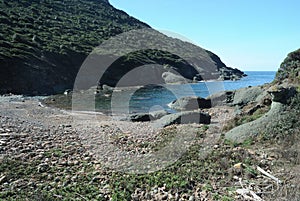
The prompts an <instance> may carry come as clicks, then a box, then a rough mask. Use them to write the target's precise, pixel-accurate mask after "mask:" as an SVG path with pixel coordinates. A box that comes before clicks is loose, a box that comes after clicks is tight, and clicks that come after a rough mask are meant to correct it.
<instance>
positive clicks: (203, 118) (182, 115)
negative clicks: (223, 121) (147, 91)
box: [153, 111, 211, 128]
mask: <svg viewBox="0 0 300 201" xmlns="http://www.w3.org/2000/svg"><path fill="white" fill-rule="evenodd" d="M210 122H211V116H210V115H209V114H207V113H203V112H201V111H187V112H179V113H175V114H169V115H166V116H164V117H162V118H161V119H158V120H156V121H155V122H153V126H154V127H158V128H164V127H167V126H170V125H173V124H191V123H196V124H210Z"/></svg>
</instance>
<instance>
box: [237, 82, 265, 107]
mask: <svg viewBox="0 0 300 201" xmlns="http://www.w3.org/2000/svg"><path fill="white" fill-rule="evenodd" d="M263 92H264V90H263V88H262V87H261V86H257V87H248V88H242V89H239V90H236V91H235V93H234V97H233V102H232V104H233V105H239V106H244V105H246V104H248V103H249V102H252V101H255V100H256V99H257V97H259V96H260V95H261V94H262V93H263Z"/></svg>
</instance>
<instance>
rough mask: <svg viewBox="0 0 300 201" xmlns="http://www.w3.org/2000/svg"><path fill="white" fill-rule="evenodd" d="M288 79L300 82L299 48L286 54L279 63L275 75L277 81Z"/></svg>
mask: <svg viewBox="0 0 300 201" xmlns="http://www.w3.org/2000/svg"><path fill="white" fill-rule="evenodd" d="M284 79H289V81H290V82H296V83H300V49H298V50H296V51H293V52H291V53H289V54H288V56H287V57H286V59H285V60H284V61H283V62H282V64H281V65H280V68H279V70H278V72H277V75H276V80H277V81H282V80H284Z"/></svg>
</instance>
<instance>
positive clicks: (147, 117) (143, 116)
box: [123, 110, 170, 122]
mask: <svg viewBox="0 0 300 201" xmlns="http://www.w3.org/2000/svg"><path fill="white" fill-rule="evenodd" d="M168 114H170V113H169V112H167V111H165V110H159V111H153V112H150V113H134V114H130V115H129V117H127V118H125V119H123V120H129V121H132V122H145V121H153V120H157V119H160V118H162V117H163V116H165V115H168Z"/></svg>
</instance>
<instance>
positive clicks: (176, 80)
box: [162, 72, 191, 84]
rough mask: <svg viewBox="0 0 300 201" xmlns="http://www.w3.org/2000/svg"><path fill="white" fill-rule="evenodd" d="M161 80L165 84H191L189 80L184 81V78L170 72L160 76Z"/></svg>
mask: <svg viewBox="0 0 300 201" xmlns="http://www.w3.org/2000/svg"><path fill="white" fill-rule="evenodd" d="M162 78H163V79H164V81H165V83H166V84H184V83H188V82H191V80H188V79H185V78H184V77H182V76H180V75H176V74H174V73H171V72H164V73H163V74H162Z"/></svg>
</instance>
